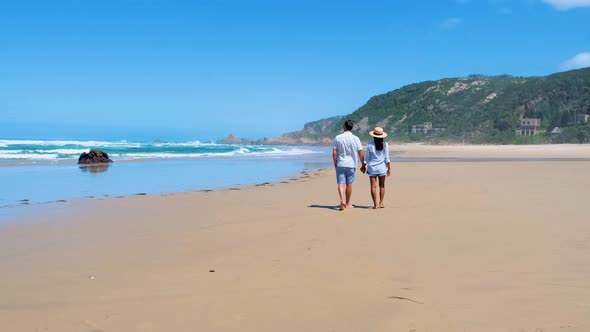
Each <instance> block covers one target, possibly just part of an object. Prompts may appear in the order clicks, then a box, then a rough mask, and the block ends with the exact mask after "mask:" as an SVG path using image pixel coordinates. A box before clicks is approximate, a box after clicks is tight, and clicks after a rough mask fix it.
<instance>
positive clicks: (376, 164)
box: [332, 120, 391, 211]
mask: <svg viewBox="0 0 590 332" xmlns="http://www.w3.org/2000/svg"><path fill="white" fill-rule="evenodd" d="M353 126H354V123H353V122H352V121H351V120H347V121H346V122H345V123H344V126H343V128H342V129H343V130H344V132H343V133H342V134H340V135H338V136H336V138H335V139H334V149H333V150H332V159H333V160H334V167H335V168H336V181H337V183H338V194H339V195H340V206H339V208H338V209H339V210H341V211H342V210H344V209H346V208H351V207H353V206H352V204H351V203H350V197H351V195H352V184H353V183H354V180H355V179H356V167H357V165H358V164H359V162H360V163H362V166H361V172H363V174H364V173H365V172H367V174H368V175H369V179H370V182H371V198H373V209H377V208H383V207H384V205H383V200H384V198H385V178H386V176H389V175H390V174H391V170H390V167H389V146H388V145H387V142H385V141H384V138H385V137H387V134H386V133H385V132H384V131H383V129H382V128H380V127H376V128H375V129H374V130H373V131H371V132H369V135H371V136H372V137H373V141H372V142H369V143H367V151H366V152H363V145H362V144H361V140H360V139H359V138H358V137H357V136H355V135H353V133H352V128H353ZM377 183H378V184H379V204H377Z"/></svg>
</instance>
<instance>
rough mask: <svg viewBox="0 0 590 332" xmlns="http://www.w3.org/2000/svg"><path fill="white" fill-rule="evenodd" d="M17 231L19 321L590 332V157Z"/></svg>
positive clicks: (83, 326)
mask: <svg viewBox="0 0 590 332" xmlns="http://www.w3.org/2000/svg"><path fill="white" fill-rule="evenodd" d="M392 170H393V171H392V176H391V177H390V178H389V179H388V181H387V197H386V208H385V209H379V210H372V209H369V206H371V205H372V203H371V201H370V196H369V185H368V180H367V178H366V176H364V175H359V181H358V183H357V184H356V185H355V188H354V193H353V203H355V204H356V205H357V207H356V208H354V209H348V210H346V211H343V212H339V211H337V210H336V209H335V206H336V204H337V201H338V199H337V192H336V185H335V180H334V176H333V171H332V170H324V171H315V172H309V173H302V174H299V175H297V176H294V177H293V178H291V179H289V180H286V181H284V182H282V183H275V184H266V185H260V186H251V187H242V188H228V189H221V190H216V191H211V192H194V193H186V194H183V193H178V194H173V195H153V196H151V195H148V196H132V197H125V198H118V199H117V198H110V199H105V200H86V201H79V202H68V203H64V204H62V205H54V206H52V207H50V208H48V209H43V211H35V212H34V213H33V214H28V215H27V216H25V217H23V218H25V219H26V220H24V221H21V222H12V223H8V224H3V225H1V226H0V261H1V262H2V278H1V279H0V294H2V296H0V326H1V327H2V330H6V331H60V332H65V331H94V332H97V331H416V332H419V331H480V332H482V331H483V332H485V331H588V330H590V284H589V283H588V280H590V264H589V261H588V257H590V227H588V220H589V218H588V208H587V203H586V201H587V195H588V188H590V162H565V161H534V162H532V161H528V162H521V161H511V162H424V163H422V162H405V163H396V164H394V165H393V167H392Z"/></svg>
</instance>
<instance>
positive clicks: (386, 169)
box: [361, 127, 391, 209]
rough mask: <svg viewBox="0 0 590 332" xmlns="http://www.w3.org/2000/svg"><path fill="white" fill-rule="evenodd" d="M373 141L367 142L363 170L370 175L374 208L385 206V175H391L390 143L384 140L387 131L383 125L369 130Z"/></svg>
mask: <svg viewBox="0 0 590 332" xmlns="http://www.w3.org/2000/svg"><path fill="white" fill-rule="evenodd" d="M369 135H371V136H372V137H373V142H369V143H367V152H366V153H365V161H364V164H363V166H361V171H362V172H363V173H365V171H366V172H367V174H368V175H369V179H370V181H371V197H372V198H373V209H377V208H379V209H380V208H384V207H385V205H384V203H383V200H384V199H385V177H386V176H390V175H391V169H390V166H389V145H388V144H387V142H385V141H384V138H385V137H387V133H385V132H384V131H383V128H381V127H375V129H374V130H373V131H371V132H369ZM377 182H379V205H377Z"/></svg>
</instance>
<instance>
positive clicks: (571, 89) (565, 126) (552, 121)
mask: <svg viewBox="0 0 590 332" xmlns="http://www.w3.org/2000/svg"><path fill="white" fill-rule="evenodd" d="M589 113H590V67H589V68H584V69H578V70H572V71H567V72H561V73H557V74H553V75H549V76H544V77H513V76H509V75H501V76H483V75H470V76H469V77H463V78H448V79H441V80H437V81H426V82H421V83H416V84H411V85H407V86H404V87H402V88H400V89H397V90H394V91H391V92H388V93H385V94H382V95H377V96H374V97H372V98H370V99H369V101H368V102H367V103H366V104H365V105H363V106H362V107H360V108H359V109H357V110H356V111H354V112H352V113H351V114H348V115H343V116H337V117H332V118H328V119H322V120H318V121H313V122H309V123H307V124H305V126H304V128H303V130H300V131H296V132H292V133H287V134H285V135H283V136H281V137H277V138H270V139H265V142H267V143H287V144H322V143H329V142H331V140H332V138H333V137H334V135H336V134H338V133H340V132H341V130H342V129H341V128H342V124H343V121H344V120H345V119H352V120H353V121H355V123H356V126H355V129H354V132H355V133H356V134H357V135H359V136H360V137H361V139H362V140H363V141H366V140H368V139H369V138H370V137H369V136H368V132H369V131H370V130H372V128H374V127H376V126H380V127H383V128H384V129H385V130H386V131H387V132H388V133H390V137H391V140H393V141H449V142H453V141H461V142H470V143H541V142H546V141H552V142H584V141H586V139H590V124H588V123H584V116H583V115H584V114H589ZM523 117H524V118H539V119H541V128H540V132H539V134H538V135H536V136H533V137H523V136H517V135H516V129H517V128H518V127H520V119H521V118H523ZM425 122H426V123H431V124H432V128H431V129H428V130H427V132H426V133H424V130H423V128H424V127H414V131H418V132H415V133H413V132H412V127H413V126H416V125H424V123H425ZM427 126H428V125H427ZM555 127H559V128H560V130H561V131H562V133H561V134H550V131H551V130H553V129H554V128H555Z"/></svg>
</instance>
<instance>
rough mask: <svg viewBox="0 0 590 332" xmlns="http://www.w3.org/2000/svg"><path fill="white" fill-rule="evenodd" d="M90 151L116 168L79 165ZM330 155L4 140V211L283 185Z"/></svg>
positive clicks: (0, 183)
mask: <svg viewBox="0 0 590 332" xmlns="http://www.w3.org/2000/svg"><path fill="white" fill-rule="evenodd" d="M90 148H96V149H100V150H103V151H104V152H106V153H108V154H109V157H110V158H111V159H112V160H113V161H114V162H113V163H112V164H108V165H101V166H92V167H88V166H79V165H78V164H77V161H78V157H79V155H80V154H81V153H82V152H88V151H89V149H90ZM329 152H330V149H329V148H328V147H309V146H269V145H244V144H215V143H201V142H127V141H116V142H110V141H67V140H64V141H41V140H0V207H1V208H0V210H4V213H6V210H12V209H11V208H19V209H22V208H23V205H25V206H33V205H36V204H42V203H52V202H59V201H63V200H72V199H81V198H98V197H111V196H124V195H134V194H159V193H168V192H180V191H196V190H204V189H216V188H224V187H232V186H239V185H252V184H259V183H265V182H273V181H279V180H282V179H285V178H287V177H289V176H290V175H293V174H296V173H299V172H301V171H304V170H313V169H319V168H325V167H329V166H330V165H331V164H332V162H331V155H330V153H329ZM0 218H2V212H1V211H0Z"/></svg>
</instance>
